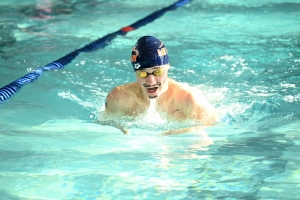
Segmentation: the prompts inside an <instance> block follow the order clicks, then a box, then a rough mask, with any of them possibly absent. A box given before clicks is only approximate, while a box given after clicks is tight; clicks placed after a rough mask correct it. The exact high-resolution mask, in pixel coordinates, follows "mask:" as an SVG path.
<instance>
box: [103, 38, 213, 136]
mask: <svg viewBox="0 0 300 200" xmlns="http://www.w3.org/2000/svg"><path fill="white" fill-rule="evenodd" d="M131 63H132V66H133V70H134V72H135V76H136V82H133V83H128V84H124V85H120V86H117V87H115V88H113V89H112V90H111V91H110V92H109V94H108V95H107V97H106V103H105V113H106V114H107V115H114V116H132V117H136V116H138V115H140V114H141V113H144V112H145V111H146V110H147V109H148V107H149V105H150V100H151V99H156V110H157V112H158V113H161V114H162V116H165V117H166V119H167V120H176V121H182V120H188V119H191V120H194V121H197V122H199V123H200V124H201V125H205V126H207V125H213V124H214V123H215V122H216V114H215V112H214V109H213V107H212V106H211V105H210V104H209V103H208V101H207V99H206V98H205V96H204V95H203V94H202V93H201V92H200V91H199V90H198V89H197V88H193V87H190V86H188V85H187V84H183V83H180V82H177V81H175V80H173V79H171V78H168V71H169V69H170V64H169V59H168V51H167V49H166V47H165V45H164V43H163V42H162V41H160V40H159V39H158V38H155V37H153V36H144V37H141V38H140V39H139V40H138V41H137V43H136V44H135V46H134V48H133V49H132V53H131ZM123 132H124V131H123Z"/></svg>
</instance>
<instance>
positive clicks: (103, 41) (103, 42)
mask: <svg viewBox="0 0 300 200" xmlns="http://www.w3.org/2000/svg"><path fill="white" fill-rule="evenodd" d="M191 1H192V0H179V1H177V2H175V3H173V4H171V5H170V6H168V7H165V8H162V9H160V10H157V11H155V12H153V13H151V14H150V15H148V16H146V17H144V18H142V19H140V20H138V21H136V22H135V23H133V24H131V25H129V26H125V27H123V28H121V29H119V30H118V31H115V32H113V33H109V34H107V35H105V36H104V37H102V38H99V39H97V40H95V41H93V42H91V43H89V44H87V45H85V46H84V47H82V48H80V49H76V50H75V51H73V52H71V53H69V54H67V55H65V56H63V57H61V58H59V59H58V60H55V61H54V62H52V63H49V64H47V65H45V66H44V67H38V68H36V69H34V70H32V71H31V72H29V73H28V74H26V75H24V76H22V77H21V78H19V79H17V80H15V81H13V82H11V83H9V84H8V85H6V86H4V87H2V88H0V103H3V102H4V101H6V100H8V99H10V98H11V97H12V96H13V95H15V94H16V93H17V92H18V91H19V90H20V89H21V88H22V87H23V86H24V85H26V84H29V83H32V82H34V81H36V80H37V79H38V78H39V76H41V75H42V73H43V72H44V71H52V70H57V69H62V68H64V66H66V65H67V64H69V63H71V62H72V61H73V60H74V59H75V58H76V57H77V56H78V55H79V54H80V53H82V52H92V51H95V50H97V49H101V48H104V47H106V46H107V45H109V44H110V42H111V41H112V40H113V39H115V38H116V37H117V36H118V35H123V36H124V35H126V34H127V33H128V32H130V31H133V30H136V29H138V28H140V27H141V26H145V25H147V24H149V23H151V22H153V21H154V20H156V19H158V18H159V17H161V16H162V15H164V14H165V13H166V12H168V11H171V10H175V9H176V8H178V7H181V6H184V5H185V4H187V3H189V2H191Z"/></svg>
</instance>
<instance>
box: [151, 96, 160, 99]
mask: <svg viewBox="0 0 300 200" xmlns="http://www.w3.org/2000/svg"><path fill="white" fill-rule="evenodd" d="M157 97H158V96H149V99H156V98H157Z"/></svg>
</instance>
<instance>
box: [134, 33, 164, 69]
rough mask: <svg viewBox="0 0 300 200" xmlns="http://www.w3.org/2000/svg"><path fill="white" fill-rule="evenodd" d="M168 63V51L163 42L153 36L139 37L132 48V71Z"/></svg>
mask: <svg viewBox="0 0 300 200" xmlns="http://www.w3.org/2000/svg"><path fill="white" fill-rule="evenodd" d="M168 63H169V58H168V51H167V49H166V47H165V45H164V43H163V42H162V41H160V40H159V39H157V38H155V37H153V36H144V37H141V38H140V39H139V40H138V41H137V43H136V44H135V46H134V47H133V49H132V52H131V64H132V67H133V69H134V71H136V70H140V69H144V68H150V67H154V66H160V65H165V64H168Z"/></svg>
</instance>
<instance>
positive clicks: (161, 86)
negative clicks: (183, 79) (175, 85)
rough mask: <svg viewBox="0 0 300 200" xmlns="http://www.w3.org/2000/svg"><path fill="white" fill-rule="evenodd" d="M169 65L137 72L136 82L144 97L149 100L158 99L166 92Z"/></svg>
mask: <svg viewBox="0 0 300 200" xmlns="http://www.w3.org/2000/svg"><path fill="white" fill-rule="evenodd" d="M169 67H170V65H169V64H167V65H161V66H155V67H151V68H146V69H142V70H138V71H136V72H135V76H136V80H137V83H138V84H139V86H140V87H141V89H142V91H143V93H144V95H146V96H147V97H149V98H150V99H154V98H157V97H159V96H160V95H161V94H162V93H164V92H166V91H167V90H168V70H169Z"/></svg>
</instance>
